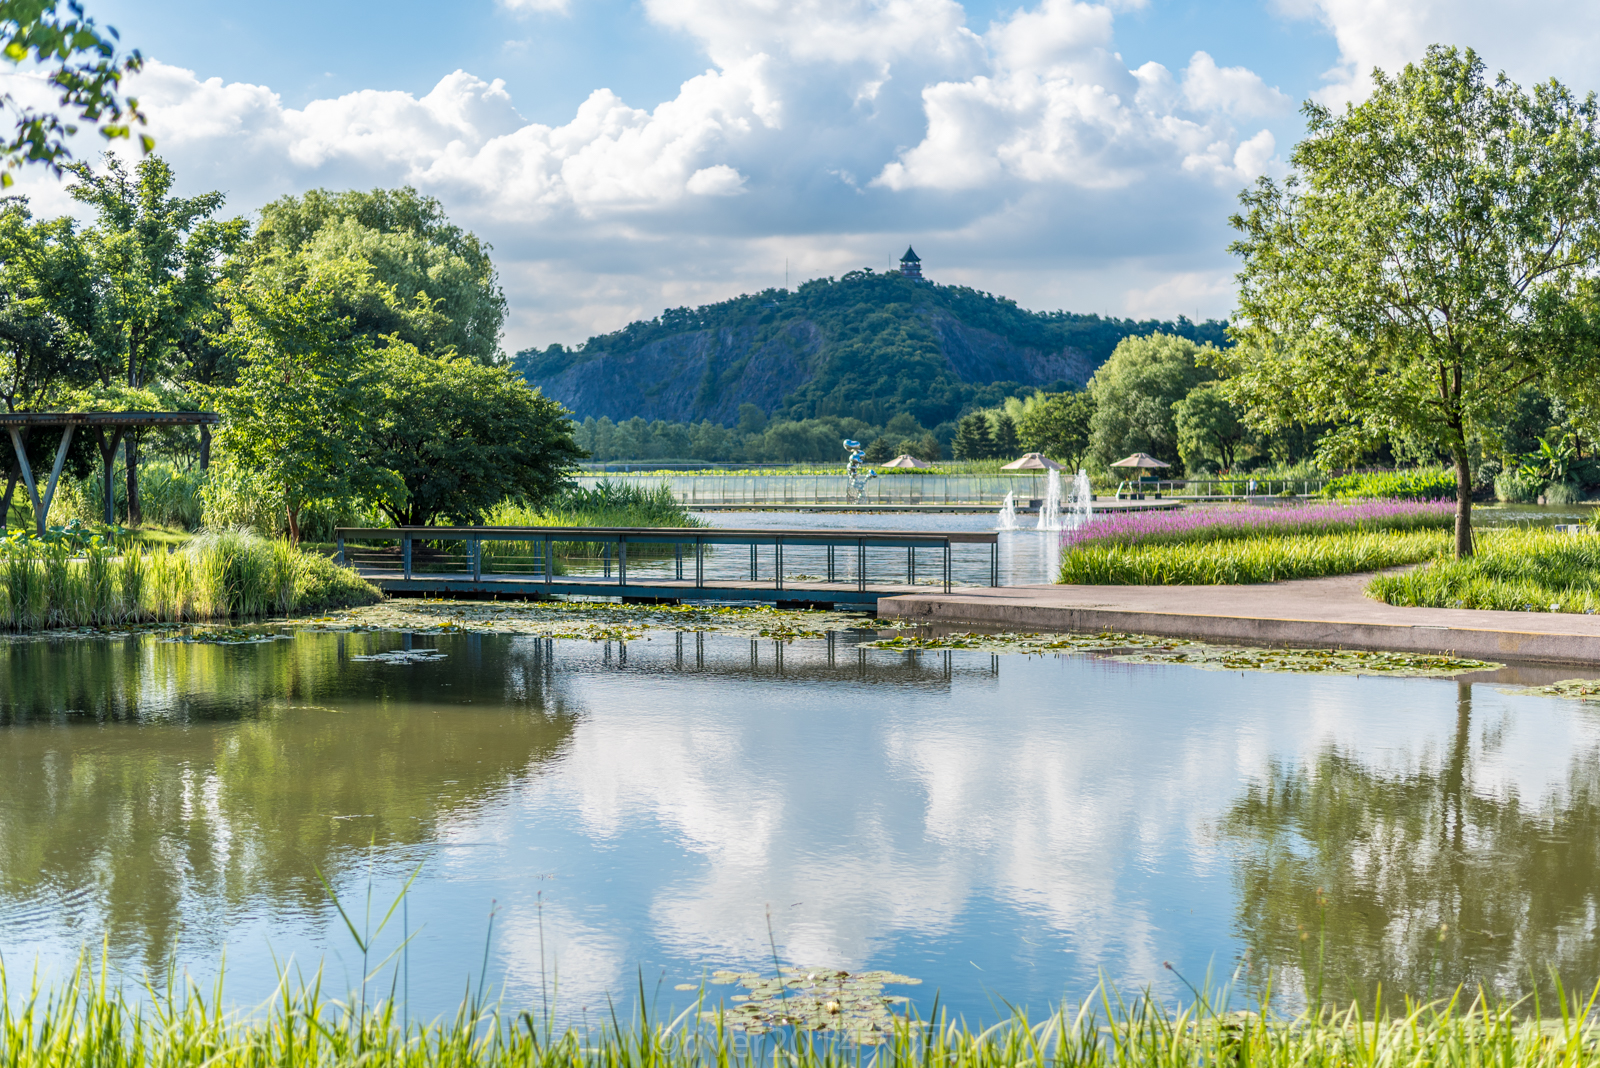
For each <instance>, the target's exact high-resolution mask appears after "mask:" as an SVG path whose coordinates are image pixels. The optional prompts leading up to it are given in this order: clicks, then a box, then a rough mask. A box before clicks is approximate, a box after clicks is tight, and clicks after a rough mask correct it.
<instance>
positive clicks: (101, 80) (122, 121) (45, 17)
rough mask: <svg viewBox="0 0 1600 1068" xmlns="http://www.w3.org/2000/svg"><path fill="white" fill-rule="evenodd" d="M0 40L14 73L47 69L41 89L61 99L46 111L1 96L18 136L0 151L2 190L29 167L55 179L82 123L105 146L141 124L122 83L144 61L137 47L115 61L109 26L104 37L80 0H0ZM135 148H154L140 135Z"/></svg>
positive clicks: (115, 38)
mask: <svg viewBox="0 0 1600 1068" xmlns="http://www.w3.org/2000/svg"><path fill="white" fill-rule="evenodd" d="M63 7H64V8H65V9H66V10H65V13H63V11H62V8H63ZM0 38H3V39H4V41H5V45H4V49H3V52H4V55H5V58H6V60H7V61H8V62H10V63H11V65H12V66H13V67H17V66H21V65H22V64H24V63H27V64H37V65H38V66H39V67H44V68H49V69H50V74H49V77H48V79H47V82H46V84H48V85H49V86H50V91H51V92H52V93H55V94H58V95H57V97H56V108H55V109H53V110H51V109H41V108H35V107H34V106H33V105H31V104H24V103H21V102H19V101H18V100H17V98H16V97H15V96H13V95H12V94H11V93H0V102H3V103H4V105H5V107H6V108H7V110H9V111H11V112H12V113H13V114H14V115H15V116H16V119H17V125H16V130H15V132H14V133H13V134H12V135H11V137H10V139H9V140H7V141H6V142H5V144H4V147H3V148H0V153H3V154H4V157H5V170H4V171H0V186H4V187H9V186H10V185H11V184H12V183H13V182H14V181H15V179H14V178H13V177H12V174H11V172H12V171H13V170H16V169H17V168H18V167H21V166H23V165H24V164H27V163H42V164H44V165H45V166H46V167H48V168H49V169H50V170H52V171H54V172H55V173H56V174H57V175H60V173H61V171H62V161H63V160H67V159H71V158H72V153H71V151H69V150H68V148H67V139H68V138H70V137H72V136H74V135H75V134H77V133H78V131H79V128H80V127H79V125H78V124H79V122H84V123H88V124H90V126H91V127H93V128H94V129H96V130H98V131H99V133H100V136H101V137H104V138H105V139H106V140H108V141H109V140H116V139H118V138H124V139H126V138H127V137H129V136H130V135H131V133H132V127H133V126H135V125H138V126H143V125H144V123H145V117H144V115H143V114H142V113H141V112H140V111H139V102H138V100H136V99H135V98H133V97H131V96H127V95H126V94H124V93H123V92H122V79H123V78H124V77H125V76H126V75H129V74H132V73H134V72H135V71H137V70H139V69H140V68H141V67H142V66H143V65H144V58H143V57H142V56H141V55H140V54H139V52H138V50H137V49H135V50H134V51H132V52H130V53H127V54H126V55H123V56H118V55H117V42H118V35H117V31H116V29H115V28H114V27H111V26H107V27H106V28H105V30H104V32H102V31H101V29H100V27H99V26H98V25H96V24H95V21H94V19H91V18H89V17H87V16H86V15H85V14H84V10H83V5H82V4H81V3H79V2H78V0H67V2H66V3H65V4H62V3H60V2H59V0H0ZM63 112H64V113H66V116H67V117H66V118H63V116H62V114H61V113H63ZM74 114H75V115H76V119H74V118H73V117H72V116H73V115H74ZM139 146H140V148H141V149H143V150H144V151H145V152H149V151H150V149H151V148H153V147H154V146H155V142H154V141H152V140H151V139H150V138H149V137H147V136H145V135H144V134H140V135H139Z"/></svg>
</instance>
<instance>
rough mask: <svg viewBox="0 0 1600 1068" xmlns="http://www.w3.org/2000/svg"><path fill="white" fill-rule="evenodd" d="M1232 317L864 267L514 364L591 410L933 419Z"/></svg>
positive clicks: (583, 413)
mask: <svg viewBox="0 0 1600 1068" xmlns="http://www.w3.org/2000/svg"><path fill="white" fill-rule="evenodd" d="M1226 326H1227V324H1226V323H1219V322H1215V321H1208V322H1205V323H1200V324H1196V323H1192V322H1190V321H1189V320H1187V319H1184V318H1181V317H1180V318H1179V319H1178V320H1177V321H1176V322H1161V321H1157V320H1145V321H1135V320H1132V319H1108V318H1102V317H1101V316H1098V315H1075V314H1072V313H1069V312H1059V311H1058V312H1031V311H1027V310H1025V309H1022V308H1019V307H1018V306H1017V305H1016V302H1014V301H1011V300H1008V299H1006V298H1004V297H995V296H993V295H991V294H988V293H983V292H980V291H978V290H975V289H971V288H968V287H966V286H943V285H938V284H936V283H931V282H927V281H922V280H919V279H913V278H909V277H906V276H904V275H901V274H899V273H898V272H896V273H889V274H878V273H875V272H872V271H852V272H850V273H849V274H846V275H845V276H844V277H842V278H840V279H838V280H834V279H832V278H819V279H815V280H813V281H810V282H806V283H804V284H802V285H801V286H800V287H799V288H798V289H797V290H795V291H794V292H788V291H786V290H777V289H771V290H767V291H765V292H763V293H758V294H755V295H753V296H752V295H745V296H739V297H735V298H734V299H732V300H726V301H722V302H720V303H717V304H708V305H705V306H703V307H700V308H694V309H690V308H673V309H669V310H668V311H666V312H663V313H662V314H661V316H660V317H659V318H656V319H653V320H651V321H649V322H634V323H630V324H628V326H626V327H624V328H623V329H621V330H618V331H616V332H615V333H611V334H603V335H600V336H598V337H592V338H590V339H589V340H588V341H586V342H584V343H583V344H582V345H581V346H578V347H577V348H574V349H566V348H563V347H561V346H559V345H552V346H550V347H549V348H547V349H545V350H544V351H542V352H541V351H538V350H535V349H525V350H523V351H522V352H519V353H517V355H516V356H515V357H513V359H512V366H513V367H515V368H516V369H517V371H518V372H519V373H521V374H522V376H523V377H524V378H525V379H526V380H527V381H528V382H529V383H530V384H532V385H536V386H538V387H540V388H541V389H542V390H543V391H544V393H545V394H546V395H547V396H550V397H553V398H555V399H556V400H559V401H560V402H561V403H562V404H565V405H566V406H567V407H568V408H570V409H572V411H573V413H574V414H575V415H577V416H578V418H580V419H582V418H584V417H587V416H594V417H596V418H599V417H602V416H605V417H608V418H610V419H611V420H612V421H614V422H621V421H622V420H626V419H631V418H633V417H635V416H640V417H643V418H644V419H646V420H656V419H662V420H666V421H669V422H682V423H693V422H700V421H702V420H709V421H711V422H714V423H721V424H723V425H732V424H733V423H734V422H735V421H736V420H737V419H738V418H739V408H740V406H741V405H745V404H753V405H755V406H756V407H757V408H759V409H760V410H761V411H762V412H763V413H764V414H766V415H768V416H780V417H786V418H789V419H810V418H816V417H821V416H848V417H851V418H856V419H862V420H865V421H866V422H869V423H873V424H878V425H881V424H883V423H885V422H887V421H888V420H889V419H890V418H892V417H893V416H895V415H897V414H899V413H900V412H909V413H910V414H911V415H913V416H914V417H915V418H916V419H917V421H918V422H919V423H921V424H922V425H923V426H929V427H931V426H935V425H938V424H940V423H945V422H948V421H949V420H952V419H954V418H956V417H957V416H958V415H960V414H961V412H962V411H964V410H966V409H969V408H972V407H979V406H988V405H993V404H997V403H999V401H1000V400H1001V399H1002V398H1004V397H1005V396H1008V395H1012V394H1016V393H1026V392H1031V391H1032V390H1033V389H1035V388H1040V387H1046V388H1053V389H1064V388H1066V387H1068V386H1073V387H1078V386H1082V385H1083V383H1085V382H1086V381H1088V379H1089V377H1090V376H1091V375H1093V374H1094V371H1095V369H1096V368H1098V367H1099V366H1100V364H1101V363H1103V362H1105V359H1106V357H1108V356H1109V355H1110V354H1111V351H1112V349H1114V348H1115V347H1116V345H1117V342H1118V341H1121V340H1122V339H1123V338H1124V337H1128V336H1130V335H1140V334H1148V333H1151V332H1154V331H1158V330H1160V331H1166V332H1168V333H1174V334H1180V335H1182V336H1185V337H1189V338H1192V339H1194V340H1196V341H1211V342H1214V343H1216V344H1218V345H1225V344H1227V339H1226V335H1225V329H1226Z"/></svg>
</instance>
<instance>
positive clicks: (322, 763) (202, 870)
mask: <svg viewBox="0 0 1600 1068" xmlns="http://www.w3.org/2000/svg"><path fill="white" fill-rule="evenodd" d="M479 641H480V639H478V638H475V637H457V638H440V639H438V641H437V643H433V642H430V644H437V645H439V646H440V647H441V648H444V649H446V650H447V652H448V653H449V655H448V656H447V657H446V658H445V659H443V660H440V661H437V662H433V663H427V664H410V665H389V664H372V663H362V662H352V661H351V660H350V657H351V656H353V655H358V654H360V653H363V652H371V651H374V650H377V649H383V648H392V647H394V646H396V645H397V644H399V643H400V639H399V638H398V636H395V635H383V636H378V635H359V634H352V635H339V636H334V635H301V636H299V637H298V638H297V639H296V640H295V641H292V642H290V641H282V642H276V643H273V644H272V645H270V646H253V647H247V648H240V647H226V646H215V645H183V644H175V643H170V642H159V641H155V640H150V639H139V640H126V641H99V642H96V641H87V642H76V643H71V644H70V645H68V646H67V647H66V648H62V647H59V646H58V647H56V648H50V644H54V643H33V644H31V645H19V646H11V647H9V648H8V649H5V650H3V652H0V656H6V655H8V659H9V663H5V664H0V670H3V671H5V672H6V674H5V678H6V681H7V689H6V691H5V693H4V695H3V696H0V723H5V724H6V725H7V731H6V733H7V736H6V744H5V745H4V746H0V782H3V783H5V790H4V794H3V796H0V898H3V899H6V902H7V905H8V907H7V911H8V912H10V913H11V914H12V916H13V917H14V920H13V922H16V923H19V924H22V925H23V926H24V927H26V926H27V924H28V922H29V921H28V916H29V915H30V914H32V915H34V916H36V917H38V918H39V919H40V921H41V925H43V922H44V920H43V914H44V913H48V923H49V924H50V925H52V926H55V925H62V926H65V927H66V928H67V929H69V930H72V931H73V932H75V933H77V934H78V935H80V936H81V937H82V940H83V941H84V942H86V943H89V944H93V943H94V942H98V941H99V940H100V938H101V936H102V933H103V934H104V936H105V937H106V938H107V940H108V942H109V945H110V946H111V947H112V950H113V954H114V956H116V957H119V958H123V959H126V960H133V961H137V962H139V963H142V964H143V965H144V966H146V967H150V968H158V967H160V966H162V965H163V964H164V963H165V962H166V961H167V960H168V959H169V957H170V954H171V953H172V951H173V948H174V945H175V942H176V940H177V939H178V938H179V937H180V933H181V937H182V938H183V940H184V941H185V942H186V943H188V944H189V948H194V944H195V943H196V942H199V943H200V945H202V946H204V945H205V944H206V941H207V934H206V933H207V932H211V933H212V934H211V936H210V937H212V938H220V937H221V932H224V931H226V930H227V928H228V921H229V920H230V918H237V917H239V916H241V915H245V914H249V913H252V912H254V913H255V914H257V915H259V914H260V912H261V911H262V910H266V911H267V912H268V913H269V914H279V915H283V914H288V913H295V912H306V913H311V912H316V911H320V910H321V909H323V908H324V907H325V906H326V904H327V892H326V890H325V889H324V888H323V886H322V884H321V882H320V880H319V877H318V872H321V873H323V874H325V875H327V876H328V878H329V879H330V880H333V881H334V882H335V883H337V881H338V880H339V878H340V876H341V875H343V874H344V873H346V872H347V871H349V870H350V869H351V867H352V865H354V864H360V863H364V861H365V858H366V857H367V856H368V854H369V850H376V852H377V855H378V856H379V857H383V856H385V855H386V854H387V853H390V852H393V851H396V850H400V849H403V847H407V846H411V845H415V844H418V843H424V842H428V841H431V840H432V839H433V838H434V837H435V836H436V834H437V832H438V829H439V827H440V825H441V824H442V823H443V822H445V821H447V820H450V819H453V818H456V817H460V816H463V815H466V814H467V813H468V812H470V810H472V809H473V808H474V807H475V806H479V805H482V804H484V803H487V802H489V801H491V800H492V799H494V798H495V797H496V796H498V795H499V794H500V793H502V792H503V791H504V790H505V788H506V787H507V785H508V784H510V783H511V782H512V781H514V780H515V779H517V778H518V777H519V776H522V775H525V774H527V773H529V772H530V771H532V770H534V769H536V768H537V767H538V766H539V765H541V764H543V763H545V762H548V761H549V760H551V759H552V758H553V757H554V756H555V755H556V754H557V753H558V752H559V750H560V749H561V747H562V746H563V745H564V744H565V743H566V742H567V740H568V739H569V738H570V736H571V733H572V728H573V717H572V716H571V715H570V714H569V713H568V712H567V710H566V703H565V701H564V700H563V698H562V695H561V693H560V692H559V688H558V687H555V686H553V685H552V684H553V682H554V676H553V675H552V674H551V672H550V664H549V653H548V647H547V644H546V643H544V642H541V641H537V640H532V639H529V640H525V641H520V642H517V643H515V644H514V645H513V646H512V647H511V648H499V649H496V650H495V651H494V654H493V668H494V669H493V670H489V671H485V670H484V667H485V665H484V663H483V662H482V658H481V656H480V655H479V654H480V653H481V651H482V650H481V649H480V648H479V647H478V644H477V643H478V642H479ZM64 656H66V657H70V658H71V663H70V665H64V664H63V662H62V660H63V657H64ZM64 668H65V670H64ZM409 863H412V864H414V863H415V862H414V861H411V862H409ZM21 933H26V932H21ZM4 941H6V939H3V938H0V943H3V942H4Z"/></svg>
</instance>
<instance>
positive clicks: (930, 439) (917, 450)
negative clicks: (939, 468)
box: [899, 431, 944, 464]
mask: <svg viewBox="0 0 1600 1068" xmlns="http://www.w3.org/2000/svg"><path fill="white" fill-rule="evenodd" d="M899 452H902V453H905V454H906V455H907V456H915V457H916V458H917V459H919V460H924V461H926V462H928V463H930V464H932V463H938V462H939V461H940V460H942V459H944V450H943V449H941V448H940V447H939V439H938V438H936V437H934V436H933V433H932V432H931V431H924V432H923V435H922V436H921V437H920V438H907V439H906V440H905V441H902V442H901V443H900V448H899Z"/></svg>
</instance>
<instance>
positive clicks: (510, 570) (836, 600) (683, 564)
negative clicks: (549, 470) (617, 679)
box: [336, 527, 999, 606]
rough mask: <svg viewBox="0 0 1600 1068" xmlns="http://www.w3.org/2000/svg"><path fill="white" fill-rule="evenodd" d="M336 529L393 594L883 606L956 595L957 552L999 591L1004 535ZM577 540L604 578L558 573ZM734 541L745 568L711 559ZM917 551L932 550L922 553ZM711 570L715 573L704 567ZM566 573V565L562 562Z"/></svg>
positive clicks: (345, 558) (353, 555)
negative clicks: (979, 560) (976, 555)
mask: <svg viewBox="0 0 1600 1068" xmlns="http://www.w3.org/2000/svg"><path fill="white" fill-rule="evenodd" d="M336 533H337V537H338V544H339V559H340V561H341V562H343V563H347V564H353V565H354V566H355V567H356V568H357V570H358V571H359V572H360V573H361V575H362V576H363V577H365V578H367V579H368V580H369V581H371V582H372V583H373V584H374V585H376V586H377V587H378V588H379V589H381V590H383V591H385V592H386V593H397V594H426V593H435V594H470V595H475V596H494V595H504V596H512V597H545V596H552V595H562V596H590V597H621V598H624V599H627V600H635V599H637V600H672V601H704V600H715V601H732V600H739V601H774V602H806V603H817V604H848V605H863V606H865V605H872V606H876V604H877V601H878V598H879V597H889V596H896V595H902V594H908V593H926V592H931V591H935V590H938V591H943V592H946V593H948V592H950V591H951V590H952V589H953V588H954V583H953V577H954V559H953V555H952V554H953V550H954V549H955V547H956V546H957V545H963V546H987V547H988V550H989V551H988V553H987V556H988V561H987V563H988V565H989V566H988V569H987V570H988V572H989V575H988V577H989V580H990V585H998V584H999V553H998V543H999V537H998V535H996V534H995V533H993V532H992V531H950V532H932V531H882V530H833V531H829V530H814V529H811V530H728V529H723V528H713V527H380V528H372V527H341V528H339V529H338V530H337V532H336ZM372 542H382V543H386V544H388V545H392V547H388V548H380V549H372V548H364V549H356V548H352V547H351V543H367V544H370V543H372ZM519 542H520V543H525V544H526V549H524V550H522V551H521V553H520V554H519V555H516V556H507V555H505V554H496V553H492V552H491V553H487V554H486V553H485V551H484V547H485V545H493V544H495V543H519ZM528 543H531V544H528ZM448 545H459V546H463V547H464V551H459V550H458V551H456V552H450V551H448V550H442V549H440V548H439V547H440V546H448ZM578 545H582V546H591V547H598V548H599V549H600V553H599V554H598V555H597V556H595V557H591V559H592V560H594V561H595V562H596V563H597V564H598V565H599V568H598V570H599V571H600V573H599V574H557V573H556V572H557V569H558V565H557V564H556V562H555V561H556V557H557V556H558V555H567V552H566V551H563V550H561V549H560V548H559V547H560V546H567V547H572V546H578ZM730 546H743V547H745V548H747V549H748V551H749V566H748V568H746V567H744V565H743V564H742V563H736V562H735V561H734V560H730V559H729V558H728V557H727V556H726V555H725V553H724V554H723V555H720V556H714V555H713V554H714V553H715V552H716V550H717V549H719V548H720V549H723V550H725V549H726V548H728V547H730ZM630 547H631V548H632V549H633V551H634V558H635V561H636V563H635V566H634V568H633V571H634V574H633V575H632V576H630V575H629V564H628V553H629V549H630ZM785 549H788V550H789V551H790V552H791V554H793V553H794V552H795V551H796V550H798V551H799V552H800V553H802V554H804V555H805V556H806V557H807V558H808V559H809V562H810V563H811V564H812V565H813V566H814V567H815V568H816V569H817V570H819V571H821V572H822V574H820V575H816V574H803V573H802V574H790V573H789V571H788V570H786V568H785V562H784V551H785ZM919 549H921V550H925V551H924V552H922V553H920V554H919V553H918V552H917V550H919ZM762 550H766V551H765V552H763V551H762ZM818 550H821V551H820V552H819V551H818ZM841 550H842V551H841ZM885 550H888V553H887V554H886V552H885ZM926 550H934V553H933V555H935V556H936V560H937V562H936V563H935V566H933V567H929V566H928V564H929V563H930V561H929V560H928V559H927V557H928V556H929V555H930V554H929V553H928V552H927V551H926ZM667 554H670V556H669V555H667ZM742 555H743V554H740V556H742ZM886 555H887V557H888V560H887V561H886V559H885V557H886ZM641 557H643V566H642V567H641V566H639V563H640V558H641ZM763 557H764V559H763ZM792 560H793V556H792V555H791V561H792ZM886 562H891V563H892V566H893V569H894V570H896V571H902V573H903V578H904V581H898V582H897V581H885V580H884V575H883V573H884V571H885V564H886ZM708 563H710V564H715V565H716V566H714V567H712V568H708V566H707V565H708ZM919 565H920V567H921V572H922V576H921V578H920V579H919V575H918V569H919ZM560 570H563V571H564V570H566V568H565V566H562V567H561V568H560ZM713 571H715V572H720V573H716V574H714V573H711V572H713ZM662 572H665V573H664V574H663V573H662ZM729 572H742V574H731V573H729ZM874 573H876V576H877V577H876V578H874V577H873V576H874ZM930 579H931V580H932V581H929V580H930Z"/></svg>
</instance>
